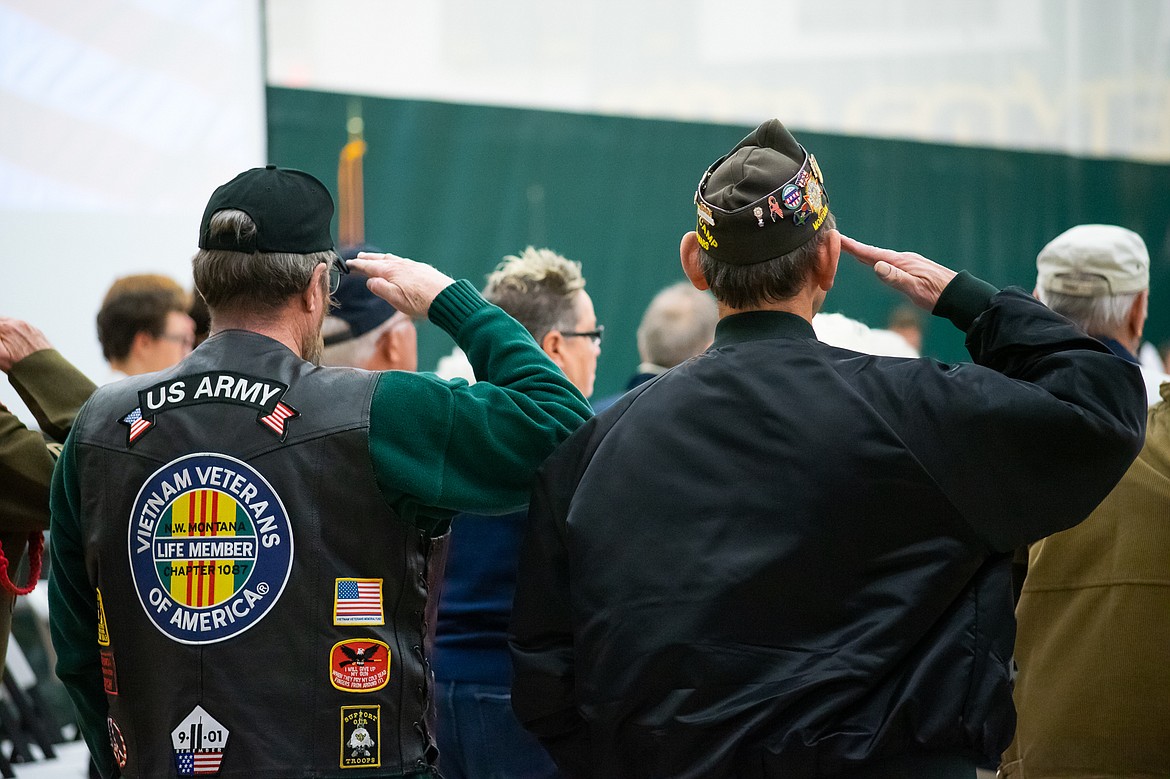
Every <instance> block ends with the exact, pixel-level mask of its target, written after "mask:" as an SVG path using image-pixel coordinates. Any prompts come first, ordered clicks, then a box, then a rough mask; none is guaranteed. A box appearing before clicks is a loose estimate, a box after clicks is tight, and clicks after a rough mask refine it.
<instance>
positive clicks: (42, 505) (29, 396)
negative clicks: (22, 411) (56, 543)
mask: <svg viewBox="0 0 1170 779" xmlns="http://www.w3.org/2000/svg"><path fill="white" fill-rule="evenodd" d="M9 379H10V380H11V382H12V386H13V387H14V388H15V389H16V391H17V393H18V394H19V395H20V397H21V399H22V400H24V402H25V404H26V405H27V406H28V408H29V410H30V411H31V412H32V413H33V416H34V417H36V420H37V423H38V424H39V425H40V426H41V429H42V430H44V431H45V432H46V433H48V434H49V435H50V436H51V437H52V438H53V439H54V440H55V441H58V442H60V441H64V440H65V436H66V435H68V433H69V429H70V427H71V426H72V425H73V419H74V417H76V416H77V411H78V409H80V408H81V405H82V404H83V403H84V402H85V400H86V398H88V397H89V396H90V394H91V393H92V392H93V390H94V385H93V382H91V381H90V380H89V379H87V378H86V377H85V376H84V375H83V374H82V373H81V372H80V371H78V370H77V369H76V368H74V367H73V366H72V365H70V364H69V363H68V362H66V361H65V359H64V358H62V357H61V355H60V354H58V353H57V352H56V351H55V350H53V349H44V350H42V351H39V352H34V353H33V354H30V355H29V356H28V357H25V358H24V359H23V360H21V361H19V362H17V363H16V364H15V365H13V366H12V369H11V371H10V372H9ZM52 475H53V457H52V453H51V451H50V450H49V449H47V448H46V446H45V439H44V437H43V436H42V435H41V434H40V433H38V432H37V431H35V430H29V429H28V428H27V427H25V426H24V424H23V423H22V422H21V421H20V420H19V419H18V418H17V417H16V415H15V414H13V413H12V412H11V411H9V410H8V409H7V408H5V407H4V406H3V405H0V484H3V485H4V489H2V490H0V517H3V526H2V527H0V530H3V531H7V532H27V531H32V530H43V529H45V528H47V527H48V526H49V484H50V481H51V479H52ZM12 565H13V569H15V561H12Z"/></svg>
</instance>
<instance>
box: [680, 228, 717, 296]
mask: <svg viewBox="0 0 1170 779" xmlns="http://www.w3.org/2000/svg"><path fill="white" fill-rule="evenodd" d="M678 253H679V257H680V258H681V259H682V269H683V273H685V274H687V278H688V279H690V280H691V284H693V285H694V287H695V289H699V290H706V289H710V287H711V285H710V284H708V283H707V277H706V276H704V275H703V269H702V267H701V266H700V264H699V236H698V235H696V234H695V231H694V230H691V231H690V232H689V233H687V234H686V235H684V236H683V237H682V242H681V243H680V244H679V246H678Z"/></svg>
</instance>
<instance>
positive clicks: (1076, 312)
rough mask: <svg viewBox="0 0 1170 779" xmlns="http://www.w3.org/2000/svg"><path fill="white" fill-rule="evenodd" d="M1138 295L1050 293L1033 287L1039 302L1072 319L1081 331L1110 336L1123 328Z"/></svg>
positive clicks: (1136, 293)
mask: <svg viewBox="0 0 1170 779" xmlns="http://www.w3.org/2000/svg"><path fill="white" fill-rule="evenodd" d="M1140 294H1142V293H1141V292H1125V293H1122V294H1120V295H1100V296H1097V297H1084V296H1080V295H1065V294H1064V293H1061V292H1051V291H1049V290H1046V289H1044V288H1042V287H1041V288H1038V289H1037V290H1036V297H1037V298H1039V299H1040V302H1041V303H1043V304H1044V305H1046V306H1048V307H1049V308H1051V309H1052V310H1053V311H1055V312H1056V313H1058V314H1060V315H1061V316H1065V317H1068V318H1069V319H1071V320H1072V321H1074V322H1076V323H1077V324H1078V325H1080V326H1081V327H1083V328H1084V329H1085V332H1087V333H1090V334H1093V335H1103V336H1113V335H1115V334H1117V333H1118V332H1120V331H1121V329H1122V328H1123V327H1125V320H1126V319H1127V318H1128V317H1129V312H1130V309H1132V308H1133V304H1134V301H1136V300H1137V298H1138V295H1140Z"/></svg>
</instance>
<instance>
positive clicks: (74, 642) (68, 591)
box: [49, 437, 118, 777]
mask: <svg viewBox="0 0 1170 779" xmlns="http://www.w3.org/2000/svg"><path fill="white" fill-rule="evenodd" d="M76 473H77V470H76V462H75V456H74V446H73V439H72V437H70V438H68V439H66V442H65V448H64V449H63V450H62V452H61V458H60V460H58V465H57V469H56V471H55V472H54V473H53V489H52V495H51V498H50V501H51V503H50V507H51V510H52V515H53V522H52V543H51V544H50V545H49V552H50V557H51V559H52V565H51V566H50V570H49V617H50V619H49V631H50V635H51V636H52V639H53V648H54V649H55V650H56V651H57V677H58V678H59V679H60V680H61V682H62V683H63V684H64V685H65V689H66V691H67V692H68V693H69V697H70V699H72V701H73V706H74V708H76V710H77V723H78V727H79V728H80V729H81V734H82V736H84V737H85V742H86V744H87V745H88V746H89V752H90V754H91V755H92V756H93V759H94V762H95V763H96V764H97V767H98V769H99V770H100V771H101V774H102V776H105V777H110V776H117V773H118V772H117V764H116V762H115V761H114V753H113V751H112V750H111V749H110V742H109V735H108V729H107V726H106V717H107V716H108V712H109V706H108V704H107V703H106V694H105V689H104V687H103V686H102V670H101V658H100V656H99V654H98V646H97V635H98V610H97V595H96V592H95V590H94V588H93V585H92V584H90V581H89V576H88V573H87V572H86V567H85V551H84V547H83V544H82V537H81V514H80V508H81V505H80V494H79V492H78V489H77V477H76Z"/></svg>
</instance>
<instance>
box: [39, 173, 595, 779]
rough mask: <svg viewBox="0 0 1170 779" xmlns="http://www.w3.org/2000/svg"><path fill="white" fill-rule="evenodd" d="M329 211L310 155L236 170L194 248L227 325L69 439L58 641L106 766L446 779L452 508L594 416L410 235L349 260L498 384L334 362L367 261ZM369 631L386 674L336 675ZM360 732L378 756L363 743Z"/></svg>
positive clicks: (165, 771)
mask: <svg viewBox="0 0 1170 779" xmlns="http://www.w3.org/2000/svg"><path fill="white" fill-rule="evenodd" d="M332 215H333V201H332V198H331V197H330V195H329V193H328V191H327V190H326V189H325V187H324V186H323V185H322V184H321V183H320V182H319V181H317V180H316V179H315V178H313V177H312V176H309V175H308V174H306V173H303V172H300V171H295V170H285V169H279V168H276V167H274V166H268V167H267V168H256V169H253V170H249V171H246V172H244V173H242V174H240V175H239V176H237V177H236V178H234V179H233V180H232V181H230V182H228V183H227V184H225V185H223V186H221V187H219V188H218V189H217V190H216V191H215V192H214V194H213V195H212V196H211V200H210V201H209V203H208V205H207V208H206V211H205V213H204V215H203V220H202V224H201V225H200V230H199V251H198V253H197V254H196V255H195V257H194V260H193V264H194V275H195V282H196V286H197V287H198V289H199V291H200V292H201V293H202V294H203V297H204V298H205V299H206V300H207V303H208V306H209V307H210V309H211V319H212V335H211V337H210V338H208V340H207V341H205V342H204V343H203V344H202V345H201V346H200V347H199V348H198V349H196V350H195V351H194V352H193V353H192V354H191V355H190V356H188V357H187V358H186V359H185V360H183V361H182V362H181V363H179V364H178V365H177V366H175V367H173V368H170V369H168V370H166V371H164V372H160V373H154V374H147V375H144V376H141V377H134V378H131V379H128V380H126V381H124V382H121V383H118V384H116V385H112V386H109V387H105V388H103V389H101V390H99V391H98V393H97V394H96V395H95V396H94V397H93V398H92V399H91V400H90V401H89V402H88V403H87V404H86V405H85V407H84V408H83V409H82V411H81V413H80V415H79V417H78V420H77V423H76V426H75V427H74V429H73V432H72V434H71V435H70V437H69V439H68V441H67V442H66V445H65V449H64V452H63V454H62V459H61V466H60V468H58V469H57V471H56V473H55V476H54V483H53V490H52V497H51V505H52V515H53V520H52V522H53V524H52V530H53V544H52V556H53V567H52V568H53V569H52V579H51V582H50V606H51V609H52V612H51V614H52V630H53V641H54V645H55V646H56V649H57V653H58V664H57V673H58V676H60V678H61V679H62V680H63V681H64V682H65V684H66V686H67V688H68V689H69V693H70V695H71V696H72V698H73V701H74V703H75V705H76V707H77V710H78V715H79V721H80V724H81V730H82V733H83V734H84V736H85V739H86V741H87V743H88V745H89V748H90V751H91V752H92V754H93V756H94V759H95V761H96V762H97V765H98V766H99V768H100V770H101V772H102V773H103V775H104V776H112V775H115V774H118V773H121V775H123V776H132V777H159V776H170V775H174V774H175V773H176V772H177V773H178V774H180V775H186V774H192V773H198V774H216V773H217V774H218V775H220V776H226V777H263V776H267V777H310V776H312V777H325V776H335V775H344V776H379V777H382V776H406V775H410V776H425V775H433V774H434V764H435V760H436V750H435V748H434V743H433V737H432V729H431V724H430V722H429V720H428V711H429V710H430V709H431V695H432V692H431V673H430V668H429V663H430V659H429V655H430V647H431V642H432V636H433V630H434V618H433V607H434V601H433V598H432V587H433V586H434V584H435V582H436V581H437V577H438V576H440V575H441V573H442V561H443V554H444V552H443V550H444V545H443V542H444V533H445V532H446V528H447V525H448V520H449V517H450V515H451V514H452V513H453V512H454V511H455V510H477V511H488V512H500V511H504V510H510V509H514V508H515V507H517V506H519V505H522V504H523V503H524V502H525V501H526V499H527V490H528V486H529V483H530V479H531V477H532V474H533V471H534V469H535V467H536V466H537V465H538V464H539V463H540V462H541V461H542V460H543V459H544V457H545V456H546V455H547V454H548V453H549V451H551V449H552V448H553V447H554V446H555V445H556V444H557V443H558V442H559V441H560V440H562V439H564V438H565V437H566V436H568V435H569V434H570V433H571V432H572V431H573V430H574V429H575V428H576V427H577V426H579V425H580V424H581V423H582V421H583V420H584V419H585V418H587V417H588V416H589V415H590V411H589V407H588V405H587V404H586V403H585V400H584V398H583V397H582V396H581V395H580V393H579V392H578V391H577V390H576V389H575V388H574V387H573V385H572V384H571V383H570V382H569V380H568V379H566V378H565V377H564V375H563V374H562V373H561V372H560V371H559V370H558V369H557V368H556V366H555V365H554V364H553V363H552V362H551V361H550V360H549V359H548V358H547V357H545V356H544V354H543V353H542V352H541V350H540V348H539V347H538V346H537V345H536V344H535V343H534V342H533V341H532V339H531V337H530V336H529V335H528V333H527V332H526V331H525V330H524V328H523V327H521V326H520V325H519V324H517V323H516V321H515V320H513V319H511V318H510V317H509V316H507V315H506V314H505V313H504V312H503V311H501V310H500V309H499V308H497V307H495V306H493V305H490V304H489V303H487V302H486V301H485V300H484V299H483V298H482V297H480V295H479V294H478V293H477V292H476V290H475V288H474V287H473V286H472V285H471V284H470V283H469V282H467V281H459V282H454V281H453V280H452V279H450V278H449V277H447V276H445V275H444V274H442V273H440V272H439V271H438V270H436V269H434V268H432V267H430V266H428V265H424V264H421V263H417V262H412V261H410V260H406V259H401V258H397V257H394V256H392V255H367V254H363V255H361V256H360V258H359V259H357V260H351V261H350V263H349V266H351V267H353V268H356V269H357V270H359V271H361V272H362V273H365V274H366V275H368V276H369V277H370V281H369V282H368V284H369V288H370V290H371V291H372V292H374V293H375V294H377V295H379V296H381V297H383V298H384V299H386V300H387V301H388V302H389V303H391V304H392V305H393V306H394V307H395V308H396V309H397V310H398V311H402V312H404V313H405V314H406V315H407V316H410V317H422V316H428V317H429V318H430V320H431V321H432V322H434V323H435V324H437V325H438V326H439V327H441V328H442V329H444V330H445V331H447V332H448V333H449V334H450V335H451V336H452V338H454V339H455V341H456V342H457V343H458V344H459V346H460V347H462V348H463V350H464V351H465V352H466V353H467V355H468V357H469V359H470V360H471V363H472V365H473V366H474V367H475V370H476V372H477V374H478V375H479V376H480V378H481V381H479V382H477V383H476V384H475V385H474V386H468V385H467V384H466V382H462V381H459V382H450V383H448V382H444V381H441V380H438V379H436V378H435V377H434V376H424V375H419V374H415V373H408V372H404V371H388V372H370V371H359V370H354V369H348V368H322V367H318V366H317V365H316V364H315V360H316V358H317V356H318V355H319V354H320V350H321V340H322V339H321V325H322V320H323V319H324V317H325V315H326V314H327V313H328V310H329V304H330V294H331V293H332V292H334V291H336V289H337V285H338V282H339V279H340V277H341V275H342V274H344V273H347V272H349V268H348V267H347V266H346V265H345V264H344V263H342V261H341V260H340V258H339V257H338V256H337V254H336V253H335V252H334V248H333V240H332V238H331V236H330V232H329V225H330V219H331V217H332ZM371 646H374V647H385V650H384V651H386V652H388V653H389V654H388V655H385V656H383V657H385V658H386V660H385V662H384V664H382V666H381V667H382V668H388V669H389V670H388V673H387V674H384V675H383V674H382V673H381V671H379V673H377V674H376V675H375V676H374V678H375V679H376V681H377V683H373V684H371V683H370V682H369V678H370V677H369V676H368V675H367V676H363V675H361V674H356V673H349V672H345V673H336V672H334V669H333V664H334V662H333V660H332V658H333V657H334V656H342V655H344V654H345V650H346V649H348V650H350V651H356V648H357V647H371ZM335 650H337V651H336V652H335ZM212 723H214V725H212ZM357 728H364V729H365V736H364V737H362V738H361V741H362V744H363V747H362V749H363V752H364V753H363V754H361V755H353V754H350V752H352V750H347V744H346V739H347V735H348V736H352V737H354V738H357V730H356V729H357Z"/></svg>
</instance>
